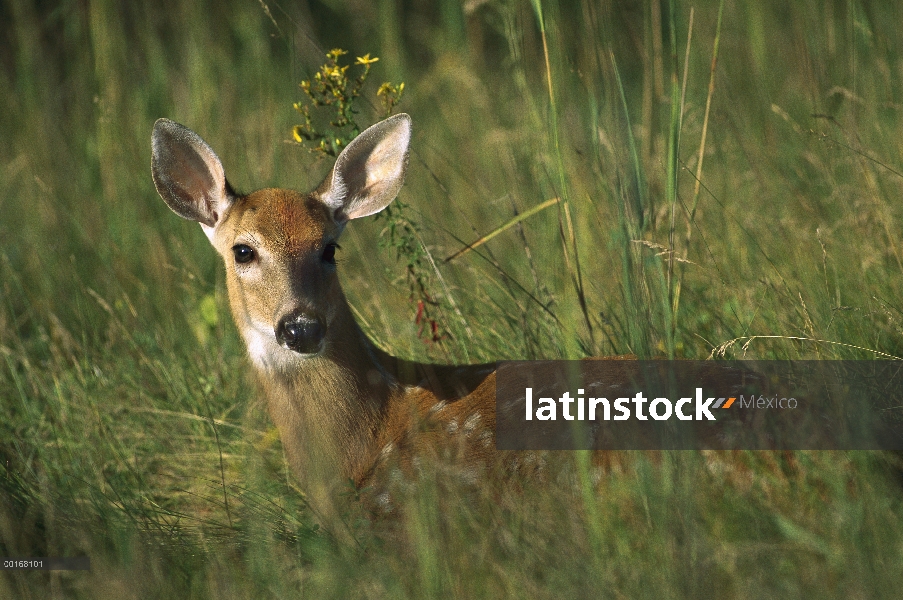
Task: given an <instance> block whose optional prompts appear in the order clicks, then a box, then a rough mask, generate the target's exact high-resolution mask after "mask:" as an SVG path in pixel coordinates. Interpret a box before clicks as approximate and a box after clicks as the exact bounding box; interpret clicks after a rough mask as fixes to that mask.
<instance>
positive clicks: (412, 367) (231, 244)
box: [152, 114, 495, 494]
mask: <svg viewBox="0 0 903 600" xmlns="http://www.w3.org/2000/svg"><path fill="white" fill-rule="evenodd" d="M410 135H411V123H410V118H409V117H408V116H407V115H404V114H400V115H396V116H394V117H391V118H389V119H387V120H385V121H382V122H381V123H377V124H376V125H374V126H373V127H371V128H369V129H367V130H366V131H364V132H363V133H362V134H361V135H360V136H358V137H357V138H356V139H355V140H353V141H352V142H351V143H350V144H348V146H347V147H346V148H345V150H344V151H343V152H342V153H341V154H340V156H339V157H338V159H337V160H336V164H335V166H334V167H333V170H332V172H331V173H330V174H329V175H328V176H327V177H326V179H325V180H324V182H323V183H322V184H321V185H320V187H319V188H317V189H316V190H315V191H313V192H311V193H308V194H301V193H297V192H294V191H290V190H283V189H264V190H259V191H257V192H253V193H251V194H249V195H246V196H242V195H238V194H236V193H235V192H234V191H233V190H232V188H231V187H230V186H229V184H228V183H227V181H226V178H225V175H224V172H223V167H222V164H221V162H220V160H219V158H218V157H217V156H216V154H215V153H214V152H213V150H212V149H211V148H210V147H209V146H208V145H207V144H206V142H204V141H203V140H202V139H201V138H200V137H199V136H198V135H197V134H195V133H194V132H192V131H190V130H188V129H186V128H185V127H182V126H181V125H178V124H177V123H174V122H172V121H169V120H166V119H160V120H158V121H157V122H156V124H155V125H154V130H153V136H152V145H153V162H152V170H153V176H154V183H155V185H156V187H157V191H158V192H159V193H160V196H161V197H162V198H163V200H164V201H165V202H166V203H167V204H168V205H169V207H170V208H171V209H172V210H173V211H174V212H176V213H177V214H178V215H180V216H182V217H184V218H187V219H191V220H194V221H197V222H198V223H200V225H201V227H202V228H203V230H204V232H205V233H206V235H207V237H208V238H209V239H210V241H211V243H212V244H213V246H214V248H215V249H216V250H217V251H218V252H219V253H220V255H222V257H223V259H224V261H225V265H226V274H227V276H226V283H227V288H228V292H229V303H230V306H231V309H232V315H233V317H234V320H235V324H236V326H237V327H238V330H239V331H240V333H241V335H242V337H243V339H244V341H245V343H246V345H247V349H248V354H249V356H250V359H251V363H252V364H253V366H254V369H255V371H256V374H257V379H258V380H259V382H260V385H261V388H262V390H263V392H264V395H265V397H266V401H267V405H268V410H269V413H270V415H271V417H272V419H273V421H274V423H275V424H276V426H277V428H278V429H279V432H280V436H281V438H282V443H283V447H284V449H285V452H286V456H287V458H288V461H289V463H290V466H291V467H292V469H293V471H294V472H295V473H296V474H297V475H298V477H299V478H300V479H301V481H302V483H304V484H306V485H307V486H308V487H309V488H315V489H311V491H312V492H313V493H315V494H320V493H323V492H328V490H329V489H330V488H331V487H332V486H333V485H335V484H336V483H338V482H341V481H343V480H347V479H348V478H350V479H352V480H354V481H355V482H356V483H358V484H362V483H364V482H365V481H367V480H368V478H369V477H370V476H371V474H372V472H373V470H374V469H375V468H376V467H377V466H378V465H379V464H380V462H381V460H382V459H383V458H385V457H386V456H388V455H390V454H393V453H395V454H397V455H398V457H399V459H400V460H401V461H405V460H410V458H411V457H412V456H413V455H415V454H417V453H418V452H423V451H430V450H431V449H435V448H438V447H444V448H452V449H453V451H454V452H455V453H457V454H458V455H459V457H460V459H461V460H462V461H464V462H465V463H467V464H471V463H473V462H474V461H479V460H482V459H486V458H488V457H489V455H490V454H491V453H492V452H493V451H494V448H495V444H494V438H493V431H494V426H495V410H494V394H495V373H494V371H495V368H494V365H474V366H463V367H455V366H439V365H429V364H419V363H413V362H408V361H404V360H402V359H399V358H396V357H393V356H390V355H389V354H387V353H385V352H383V351H382V350H380V349H379V348H377V347H376V346H375V345H374V344H373V343H372V342H371V341H370V340H369V339H368V338H367V336H366V335H365V334H364V333H363V331H362V330H361V329H360V327H359V326H358V324H357V323H356V321H355V320H354V317H353V315H352V312H351V309H350V307H349V305H348V303H347V301H346V299H345V296H344V294H343V292H342V289H341V286H340V284H339V279H338V274H337V272H336V266H335V252H336V249H337V247H338V245H337V240H338V238H339V236H340V234H341V233H342V230H343V229H344V227H345V225H346V224H347V222H348V221H350V220H351V219H356V218H360V217H364V216H367V215H371V214H374V213H376V212H379V211H380V210H382V209H383V208H385V207H386V206H387V205H388V204H389V203H390V202H391V201H392V200H393V199H394V198H395V196H396V195H397V193H398V191H399V189H400V188H401V185H402V182H403V180H404V173H405V167H406V162H407V152H408V144H409V142H410ZM456 436H457V437H456ZM450 439H452V440H457V441H454V442H453V443H451V444H450V445H449V440H450ZM437 442H440V443H437Z"/></svg>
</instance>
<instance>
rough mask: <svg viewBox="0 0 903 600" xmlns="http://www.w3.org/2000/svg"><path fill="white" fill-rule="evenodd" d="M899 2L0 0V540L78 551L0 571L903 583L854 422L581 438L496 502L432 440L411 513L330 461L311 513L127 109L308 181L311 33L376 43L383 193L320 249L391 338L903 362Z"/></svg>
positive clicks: (613, 587)
mask: <svg viewBox="0 0 903 600" xmlns="http://www.w3.org/2000/svg"><path fill="white" fill-rule="evenodd" d="M901 22H903V4H900V3H895V2H878V1H874V2H868V1H862V2H860V1H855V0H829V1H827V2H815V1H814V0H802V1H799V2H792V3H786V2H778V1H768V2H753V1H751V0H724V1H722V2H718V1H715V0H700V1H699V2H697V3H691V2H688V1H686V0H669V1H667V2H657V1H651V2H640V1H633V0H622V1H613V0H598V1H595V2H593V1H590V0H584V1H578V0H568V1H564V0H560V1H558V2H555V1H550V0H532V1H525V0H466V1H464V2H461V1H457V0H441V1H437V2H430V1H427V0H404V1H401V0H376V1H374V2H367V1H363V0H350V1H347V2H342V1H341V0H320V1H313V0H311V1H304V0H302V1H299V2H293V3H289V2H284V3H281V4H278V3H275V2H269V1H268V0H261V1H260V2H257V1H238V0H222V1H211V0H199V1H197V2H184V3H180V2H176V1H174V0H162V1H160V2H155V3H149V2H146V3H139V2H134V3H119V2H112V1H111V0H91V1H89V2H76V1H73V0H60V1H58V2H55V3H52V2H27V1H24V0H0V85H2V89H3V94H0V140H2V143H0V556H82V555H88V556H90V557H91V566H92V569H91V571H90V572H75V571H73V572H61V571H54V572H39V571H29V572H26V571H0V597H2V598H48V597H52V598H107V597H109V598H173V597H180V598H207V597H212V598H260V597H278V598H282V597H300V596H303V597H313V598H321V597H340V598H396V597H412V598H424V597H450V596H451V597H465V598H469V597H531V598H533V597H535V598H546V597H548V598H562V597H574V598H577V597H614V598H635V597H650V598H664V597H668V598H673V597H699V596H702V595H705V596H710V597H731V598H762V597H824V598H831V597H842V598H850V599H852V598H880V597H897V596H898V595H899V584H900V581H901V576H903V523H901V520H903V502H901V498H903V489H901V485H900V483H901V482H900V476H899V471H898V469H897V468H894V463H895V461H896V460H897V459H895V458H894V457H890V456H886V455H883V454H881V453H877V452H845V453H843V452H786V453H780V454H777V453H767V452H747V453H742V452H741V453H736V454H733V455H730V456H725V455H718V454H713V453H697V452H662V453H647V454H642V453H624V455H623V456H622V457H621V458H620V460H618V461H616V462H615V464H614V465H613V466H612V467H611V468H610V469H609V470H608V471H607V472H606V473H605V474H604V476H603V477H602V478H601V479H600V480H599V481H590V480H589V479H588V478H587V477H586V469H585V465H586V458H587V457H586V456H585V455H584V454H582V453H578V452H572V453H565V454H563V455H561V456H559V457H558V458H557V462H556V464H557V468H558V469H559V470H558V471H557V472H556V473H553V474H552V475H550V476H549V478H548V479H546V480H545V481H542V482H530V481H524V482H522V485H521V486H519V489H518V490H516V491H513V492H512V491H509V492H506V493H503V494H501V495H499V494H497V493H495V492H494V491H491V490H489V489H485V490H483V489H479V488H478V489H464V490H462V489H458V488H456V487H455V486H453V485H450V483H449V482H447V481H444V480H443V479H442V477H437V476H436V473H434V472H432V471H431V466H430V465H424V466H423V470H424V471H423V473H424V474H423V476H422V477H421V478H419V479H418V480H416V481H413V482H408V483H406V484H404V485H401V484H399V488H398V494H399V496H398V497H399V502H400V505H401V506H402V511H401V513H400V514H401V516H400V517H399V518H396V519H384V520H379V519H377V520H373V519H369V518H366V515H365V514H363V512H362V510H361V509H360V507H359V506H358V505H357V503H356V502H355V495H356V490H354V489H353V488H349V491H348V502H347V506H344V507H342V510H340V511H338V512H339V516H338V517H327V516H325V515H319V514H316V513H315V512H313V511H311V510H310V509H309V507H308V506H306V504H305V502H304V490H300V489H298V488H297V485H296V484H295V482H294V481H293V479H292V476H291V475H290V473H289V472H288V470H287V468H286V466H285V463H284V459H283V455H282V451H281V448H280V446H279V440H278V434H277V432H276V431H275V428H274V427H273V426H272V424H271V423H270V421H269V419H268V418H267V416H266V414H265V410H264V408H263V406H262V404H261V402H260V400H259V397H258V394H257V392H256V390H255V385H254V382H253V380H252V378H251V376H250V371H249V366H248V362H247V357H246V355H245V350H244V347H243V344H242V342H241V340H240V339H239V336H238V334H237V332H236V330H235V328H234V326H233V324H232V322H231V317H230V316H229V312H228V301H227V299H226V297H225V288H224V274H223V272H222V265H221V261H220V259H219V258H218V257H217V256H216V254H215V252H214V251H213V249H212V248H210V246H209V243H208V241H207V239H206V238H205V236H204V235H203V233H202V232H201V231H200V228H199V227H197V225H195V224H193V223H189V222H187V221H183V220H181V219H179V218H178V217H176V216H175V215H173V214H172V213H171V212H170V211H169V209H168V208H167V207H166V205H165V204H164V203H163V202H162V200H161V199H160V198H159V196H158V195H157V193H156V191H155V189H154V185H153V182H152V180H151V174H150V132H151V128H152V126H153V123H154V121H155V120H156V119H157V118H159V117H168V118H171V119H173V120H175V121H178V122H180V123H183V124H185V125H186V126H188V127H190V128H191V129H193V130H194V131H197V132H198V133H199V134H200V135H201V136H203V137H204V139H206V140H207V141H208V142H209V143H210V144H211V146H212V147H213V148H214V149H215V150H216V152H217V153H218V155H219V156H220V157H221V158H222V160H223V163H224V166H225V169H226V173H227V176H228V177H229V179H230V182H231V183H232V184H233V185H234V186H235V187H236V188H238V189H240V190H243V191H251V190H254V189H257V188H261V187H269V186H279V187H291V188H294V189H299V190H310V189H313V188H314V187H315V186H316V185H317V184H318V183H319V182H320V180H321V179H322V177H323V176H324V175H325V174H326V173H327V172H328V169H329V168H330V167H331V161H330V160H328V159H324V158H323V157H321V156H318V155H317V154H316V153H311V152H309V151H307V150H306V149H305V148H304V147H303V146H302V145H299V144H298V143H297V142H295V141H294V139H293V135H292V127H293V126H294V125H297V124H298V123H299V122H300V118H299V114H298V112H297V111H296V110H294V109H293V107H292V105H293V103H295V102H299V101H301V100H303V98H304V94H303V91H302V90H301V88H300V87H299V83H300V82H301V81H303V80H309V79H310V78H311V77H312V76H313V74H314V73H315V72H316V71H317V69H319V68H320V66H321V65H322V64H323V63H324V60H325V54H326V52H328V51H329V50H331V49H333V48H343V49H346V50H347V51H348V52H349V53H348V55H346V56H345V57H343V58H344V59H347V61H348V64H352V65H353V63H354V62H355V59H356V57H364V56H365V55H367V54H368V53H369V54H370V55H371V56H377V57H379V61H378V62H376V63H373V65H372V72H371V75H370V76H369V77H368V80H367V82H366V85H365V88H364V90H363V93H362V96H361V98H360V99H359V101H358V103H357V107H358V110H359V113H358V115H357V119H358V120H359V122H360V123H361V125H369V124H371V123H373V122H376V121H377V120H379V118H380V110H381V109H380V105H379V100H378V97H377V95H376V91H377V89H378V87H379V85H380V84H381V83H382V82H384V81H391V82H393V83H395V84H398V83H400V82H404V84H405V90H404V95H403V97H402V99H401V102H400V104H399V105H398V106H397V107H396V109H395V110H396V112H397V111H404V112H407V113H408V114H410V115H411V117H412V118H413V123H414V137H413V141H412V148H413V150H412V154H411V157H410V164H409V168H408V175H407V180H406V183H405V186H404V188H403V189H402V192H401V195H400V197H399V199H400V200H401V202H402V203H403V205H404V206H403V207H399V208H398V210H397V211H396V212H394V213H393V216H392V217H390V218H386V217H381V218H374V219H362V220H361V222H355V223H354V224H353V225H351V226H349V228H348V230H347V231H346V233H345V236H344V238H343V241H342V249H341V251H340V254H339V256H338V258H339V261H340V266H339V269H340V272H341V278H342V282H343V286H344V289H345V293H346V295H347V296H348V299H349V302H350V303H351V305H352V306H353V309H354V311H355V314H356V316H357V318H358V320H359V322H360V323H361V325H362V326H363V328H364V329H365V331H366V332H367V333H368V334H369V335H370V336H371V338H372V339H373V340H374V341H376V342H377V343H378V344H379V345H380V346H381V347H382V348H383V349H385V350H386V351H388V352H390V353H393V354H396V355H400V356H404V357H406V358H410V359H417V360H425V361H427V360H428V361H434V362H448V363H469V362H482V361H492V360H505V359H535V358H549V359H552V358H580V357H584V356H602V355H611V354H623V353H632V354H635V355H637V356H639V357H642V358H649V357H669V358H694V359H704V358H707V357H712V358H713V359H719V358H739V357H745V358H758V359H797V358H805V359H823V360H831V359H876V360H901V359H900V357H903V328H901V326H903V301H901V299H900V297H899V296H900V290H901V289H903V238H901V224H903V202H901V194H903V144H901V142H900V139H901V137H900V132H901V131H903V39H901V37H900V34H899V24H900V23H901ZM716 59H717V60H716ZM351 68H352V69H354V68H355V67H353V66H352V67H351ZM492 234H494V235H492ZM490 235H491V239H486V238H488V237H489V236H490ZM475 242H481V243H479V244H478V245H477V244H475ZM470 244H472V245H474V247H473V248H472V249H470V250H469V251H465V252H463V253H461V252H460V251H461V250H462V249H465V248H466V247H467V246H468V245H470ZM424 310H425V311H426V312H427V313H428V314H427V315H426V316H423V315H422V314H421V315H420V316H419V318H418V313H421V312H422V311H424ZM433 323H435V328H434V326H433ZM897 467H899V465H897Z"/></svg>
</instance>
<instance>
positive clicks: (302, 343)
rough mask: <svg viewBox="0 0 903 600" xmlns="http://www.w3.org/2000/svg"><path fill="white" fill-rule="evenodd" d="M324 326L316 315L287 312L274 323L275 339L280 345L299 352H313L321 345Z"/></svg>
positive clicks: (324, 333)
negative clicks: (287, 313)
mask: <svg viewBox="0 0 903 600" xmlns="http://www.w3.org/2000/svg"><path fill="white" fill-rule="evenodd" d="M324 335H326V327H325V326H324V325H323V323H322V322H320V320H319V319H318V318H316V317H311V316H309V315H305V314H289V315H286V316H284V317H282V319H280V320H279V324H278V325H276V341H278V342H279V344H280V345H282V346H284V347H286V348H288V349H289V350H294V351H295V352H298V353H301V354H315V353H317V352H319V351H320V349H321V348H322V346H323V336H324Z"/></svg>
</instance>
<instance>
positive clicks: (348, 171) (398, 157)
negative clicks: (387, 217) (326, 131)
mask: <svg viewBox="0 0 903 600" xmlns="http://www.w3.org/2000/svg"><path fill="white" fill-rule="evenodd" d="M410 141H411V117H409V116H408V115H406V114H404V113H401V114H398V115H395V116H394V117H390V118H388V119H386V120H385V121H381V122H379V123H377V124H376V125H373V126H372V127H370V128H368V129H367V130H366V131H364V132H363V133H361V134H360V135H359V136H357V137H356V138H354V140H352V141H351V143H350V144H348V146H346V147H345V149H344V150H343V151H342V153H341V154H339V157H338V159H336V162H335V166H334V167H333V168H332V172H331V173H330V174H329V176H328V177H326V179H325V180H324V181H323V183H322V184H321V185H320V187H319V188H318V189H317V192H316V194H317V196H318V197H319V198H320V201H321V202H323V203H324V204H326V206H328V207H329V208H330V209H332V211H333V215H334V216H333V218H334V219H335V220H336V222H337V223H344V222H346V221H349V220H351V219H358V218H360V217H366V216H368V215H372V214H375V213H378V212H379V211H381V210H382V209H384V208H385V207H387V206H388V205H389V203H391V202H392V200H394V199H395V196H397V195H398V192H399V190H401V186H402V184H403V183H404V175H405V168H406V167H407V162H408V146H409V144H410Z"/></svg>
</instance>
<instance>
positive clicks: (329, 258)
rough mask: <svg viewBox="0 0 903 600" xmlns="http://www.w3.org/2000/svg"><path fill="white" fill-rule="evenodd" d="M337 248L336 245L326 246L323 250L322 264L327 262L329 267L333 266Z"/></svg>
mask: <svg viewBox="0 0 903 600" xmlns="http://www.w3.org/2000/svg"><path fill="white" fill-rule="evenodd" d="M337 248H339V245H338V244H326V247H325V248H323V262H327V263H329V264H331V265H334V264H335V251H336V249H337Z"/></svg>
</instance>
